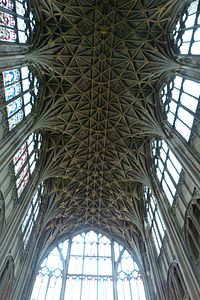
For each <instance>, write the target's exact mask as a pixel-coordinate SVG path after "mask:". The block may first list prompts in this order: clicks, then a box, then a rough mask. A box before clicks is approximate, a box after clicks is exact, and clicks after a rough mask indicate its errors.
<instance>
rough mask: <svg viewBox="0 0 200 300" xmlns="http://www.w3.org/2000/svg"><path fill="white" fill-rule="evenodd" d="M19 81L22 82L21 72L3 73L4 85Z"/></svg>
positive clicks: (16, 70) (15, 70) (10, 71)
mask: <svg viewBox="0 0 200 300" xmlns="http://www.w3.org/2000/svg"><path fill="white" fill-rule="evenodd" d="M19 80H20V72H19V70H18V69H14V70H9V71H4V72H3V81H4V85H9V84H11V83H14V82H16V81H19Z"/></svg>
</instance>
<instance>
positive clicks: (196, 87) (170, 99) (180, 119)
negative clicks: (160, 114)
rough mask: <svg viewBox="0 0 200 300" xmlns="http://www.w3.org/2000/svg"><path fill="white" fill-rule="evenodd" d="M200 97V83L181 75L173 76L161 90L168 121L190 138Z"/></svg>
mask: <svg viewBox="0 0 200 300" xmlns="http://www.w3.org/2000/svg"><path fill="white" fill-rule="evenodd" d="M199 97H200V83H199V82H197V81H193V80H190V79H186V78H183V77H180V76H175V77H173V78H172V79H171V80H170V81H169V82H168V83H167V84H166V85H165V86H164V88H163V89H162V91H161V102H162V104H163V106H164V111H165V113H166V117H167V121H168V122H169V123H170V124H171V125H172V127H173V128H175V129H176V130H177V131H178V132H179V133H180V134H181V135H182V136H183V137H184V138H185V139H186V141H188V140H189V138H190V135H191V131H192V127H193V123H194V119H195V114H196V111H197V107H198V101H199Z"/></svg>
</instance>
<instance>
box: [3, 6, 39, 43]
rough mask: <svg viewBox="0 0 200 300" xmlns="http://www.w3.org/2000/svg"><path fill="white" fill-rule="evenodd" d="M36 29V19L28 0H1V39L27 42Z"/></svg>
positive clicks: (9, 41) (12, 41)
mask: <svg viewBox="0 0 200 300" xmlns="http://www.w3.org/2000/svg"><path fill="white" fill-rule="evenodd" d="M34 29H35V19H34V16H33V14H32V12H30V10H29V8H28V1H27V0H0V41H1V42H3V43H4V44H5V42H7V43H18V44H27V43H28V42H29V41H30V38H31V33H32V32H33V31H34Z"/></svg>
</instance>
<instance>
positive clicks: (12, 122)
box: [8, 110, 24, 130]
mask: <svg viewBox="0 0 200 300" xmlns="http://www.w3.org/2000/svg"><path fill="white" fill-rule="evenodd" d="M23 118H24V113H23V111H21V110H20V111H19V112H17V113H16V114H15V115H14V116H12V117H11V118H9V119H8V124H9V129H10V130H12V129H13V128H14V127H15V126H16V125H17V124H18V123H20V122H21V121H22V120H23Z"/></svg>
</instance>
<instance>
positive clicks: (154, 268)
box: [146, 236, 166, 300]
mask: <svg viewBox="0 0 200 300" xmlns="http://www.w3.org/2000/svg"><path fill="white" fill-rule="evenodd" d="M146 246H147V251H148V258H149V263H150V266H151V270H150V271H151V277H152V281H153V283H154V286H155V287H156V293H157V295H156V296H157V297H156V298H155V299H163V300H164V299H166V296H165V291H164V288H163V284H162V281H161V278H160V274H159V270H158V264H157V261H156V258H155V251H154V249H153V248H152V241H151V239H150V236H149V237H148V238H147V240H146ZM151 289H152V291H153V288H151Z"/></svg>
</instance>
